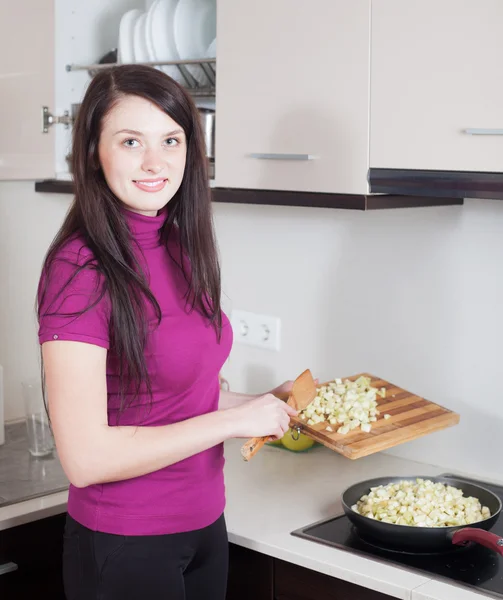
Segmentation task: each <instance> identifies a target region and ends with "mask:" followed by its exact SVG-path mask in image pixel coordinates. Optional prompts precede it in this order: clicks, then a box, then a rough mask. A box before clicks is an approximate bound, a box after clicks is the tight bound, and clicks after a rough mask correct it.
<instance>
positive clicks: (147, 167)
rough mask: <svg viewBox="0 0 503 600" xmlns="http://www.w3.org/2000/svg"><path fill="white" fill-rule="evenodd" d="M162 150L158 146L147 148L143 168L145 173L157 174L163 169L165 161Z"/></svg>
mask: <svg viewBox="0 0 503 600" xmlns="http://www.w3.org/2000/svg"><path fill="white" fill-rule="evenodd" d="M161 152H162V150H157V149H156V148H147V149H146V150H145V152H144V153H143V164H142V170H143V171H145V173H153V174H154V175H157V174H158V173H160V172H161V171H162V169H163V166H164V163H163V160H162V155H161Z"/></svg>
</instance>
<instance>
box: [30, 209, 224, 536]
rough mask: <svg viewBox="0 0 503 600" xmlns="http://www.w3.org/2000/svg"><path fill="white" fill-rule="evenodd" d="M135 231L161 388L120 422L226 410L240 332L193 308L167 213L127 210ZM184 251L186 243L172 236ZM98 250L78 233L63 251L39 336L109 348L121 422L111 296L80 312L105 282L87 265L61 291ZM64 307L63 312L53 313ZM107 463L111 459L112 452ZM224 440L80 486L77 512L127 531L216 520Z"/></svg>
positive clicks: (82, 518) (150, 354)
mask: <svg viewBox="0 0 503 600" xmlns="http://www.w3.org/2000/svg"><path fill="white" fill-rule="evenodd" d="M125 214H126V218H127V221H128V224H129V227H130V230H131V234H132V237H133V239H134V241H135V242H136V243H137V245H138V248H139V249H140V250H141V252H137V256H138V258H139V259H140V261H141V264H142V266H143V268H144V269H145V272H146V274H147V277H148V281H149V284H150V289H151V291H152V293H153V294H154V296H155V298H156V300H157V301H158V303H159V305H160V308H161V312H162V320H161V323H160V325H159V326H156V318H155V314H154V311H153V309H152V307H151V306H150V303H146V310H147V315H148V317H149V323H150V331H151V333H150V336H149V339H148V342H147V347H146V349H145V356H146V360H147V368H148V372H149V375H150V380H151V385H152V400H151V408H150V410H147V408H148V406H149V403H150V399H149V398H148V396H147V394H146V393H143V395H142V397H141V398H140V399H139V400H140V402H141V408H140V409H139V408H138V405H137V404H135V406H133V407H132V408H130V409H128V410H126V412H125V413H123V414H122V415H121V419H120V425H141V426H160V425H168V424H170V423H176V422H178V421H183V420H185V419H190V418H191V417H195V416H197V415H201V414H205V413H209V412H212V411H216V410H217V409H218V399H219V392H220V390H219V379H218V375H219V372H220V369H221V367H222V365H223V364H224V362H225V360H226V359H227V357H228V355H229V352H230V349H231V345H232V330H231V326H230V323H229V321H228V319H227V317H226V316H225V315H224V316H223V330H222V337H221V340H220V342H218V340H217V336H216V332H215V330H214V328H213V327H212V326H211V325H209V324H208V322H207V320H206V319H205V318H204V317H203V316H202V315H201V314H200V313H199V312H197V311H196V310H194V311H192V312H190V311H189V310H188V308H187V306H186V301H185V297H184V296H185V292H186V290H187V284H186V282H185V280H184V278H183V275H182V273H181V271H180V269H179V268H178V267H177V266H176V264H175V263H174V262H173V260H172V259H171V258H170V256H169V254H168V251H167V250H166V248H165V247H163V246H161V245H160V242H159V229H160V227H161V226H162V224H163V222H164V219H165V213H162V214H160V215H158V216H155V217H148V216H144V215H139V214H137V213H133V212H130V211H125ZM169 244H170V245H171V246H170V248H171V250H172V254H173V255H174V256H175V257H179V255H180V254H179V248H178V247H177V244H178V242H177V241H175V240H173V241H170V242H169ZM90 256H91V252H90V250H89V249H88V248H86V246H85V245H83V243H82V241H79V240H78V239H75V240H72V241H71V242H69V243H68V244H67V245H66V246H65V248H63V249H62V250H61V251H60V253H59V255H58V259H57V261H56V262H55V264H54V266H53V268H52V270H51V273H50V275H49V280H48V289H47V292H46V295H45V298H44V302H43V305H42V306H41V311H40V313H41V318H40V329H39V340H40V343H41V344H43V343H45V342H50V341H51V340H70V341H76V342H85V343H88V344H95V345H97V346H102V347H104V348H107V349H108V354H107V391H108V422H109V425H110V426H115V425H116V415H117V409H118V406H119V397H118V377H117V375H118V372H117V368H116V360H115V357H114V352H113V346H111V342H110V338H109V319H110V304H109V300H108V298H107V296H106V295H105V296H104V297H103V299H102V300H101V301H100V302H99V303H98V304H97V305H96V306H95V307H94V308H92V309H91V310H89V311H87V312H85V313H84V314H83V315H81V316H79V317H77V318H76V317H75V316H73V314H74V313H75V312H79V311H81V310H82V309H84V308H86V307H87V306H89V303H90V301H91V303H92V301H93V298H97V297H98V295H99V290H100V288H101V286H102V284H103V282H102V280H101V279H100V277H101V276H100V275H99V274H97V272H96V271H95V270H94V269H92V268H86V269H84V270H83V271H81V272H80V273H79V274H78V275H77V277H76V278H75V279H74V280H73V281H72V283H71V285H70V286H69V288H66V289H65V290H64V291H63V293H62V295H61V296H58V295H59V294H60V292H61V289H62V287H63V285H64V284H65V282H66V281H67V280H68V278H69V277H70V276H71V274H72V273H73V272H75V268H76V267H75V265H82V264H84V263H85V262H86V260H88V259H89V257H90ZM52 313H56V314H52ZM103 460H106V457H103ZM223 466H224V457H223V445H222V444H219V445H217V446H214V447H213V448H210V449H209V450H205V451H204V452H200V453H199V454H196V455H194V456H191V457H189V458H187V459H185V460H182V461H180V462H178V463H176V464H174V465H171V466H169V467H166V468H164V469H161V470H159V471H155V472H153V473H150V474H147V475H143V476H141V477H136V478H133V479H127V480H124V481H119V482H113V483H104V484H97V485H91V486H89V487H86V488H76V487H74V486H72V485H71V486H70V491H69V499H68V512H69V514H70V515H71V516H72V517H73V518H74V519H75V520H76V521H78V522H79V523H81V524H82V525H84V526H85V527H88V528H89V529H92V530H94V531H102V532H106V533H114V534H120V535H158V534H166V533H178V532H182V531H192V530H195V529H200V528H203V527H206V526H207V525H210V524H211V523H213V522H214V521H215V520H216V519H218V517H219V516H220V515H221V514H222V512H223V510H224V505H225V498H224V478H223Z"/></svg>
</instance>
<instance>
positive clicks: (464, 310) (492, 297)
mask: <svg viewBox="0 0 503 600" xmlns="http://www.w3.org/2000/svg"><path fill="white" fill-rule="evenodd" d="M33 187H34V186H33V183H32V182H28V183H18V182H16V183H1V184H0V364H3V365H4V368H5V379H6V418H7V419H15V418H19V417H22V414H23V410H22V401H21V396H20V381H21V380H22V379H23V378H24V377H26V376H29V375H32V374H36V373H37V370H38V349H37V344H36V337H35V329H34V316H33V315H34V313H33V298H34V294H35V289H36V283H37V277H38V273H39V269H40V265H41V261H42V258H43V254H44V252H45V249H46V247H47V245H48V244H49V242H50V240H51V239H52V237H53V235H54V233H55V232H56V230H57V228H58V226H59V225H60V223H61V220H62V218H63V216H64V213H65V211H66V209H67V208H68V205H69V202H70V198H69V197H67V196H57V195H45V194H37V193H35V192H34V190H33ZM215 219H216V226H217V235H218V240H219V245H220V251H221V256H222V268H223V280H224V292H225V306H226V308H227V309H228V310H230V309H232V308H233V307H234V308H240V309H245V310H250V311H254V312H258V313H263V314H270V315H276V316H279V317H280V318H281V321H282V350H281V352H280V353H273V352H268V351H264V350H259V349H255V348H250V347H246V346H239V345H236V346H235V347H234V349H233V352H232V355H231V357H230V359H229V361H228V364H227V365H226V367H225V371H224V373H225V375H226V376H227V378H228V379H229V380H230V383H231V386H232V388H233V389H236V390H239V391H248V392H259V391H263V390H265V389H267V388H270V387H272V386H274V385H276V384H277V383H279V382H280V381H282V380H285V379H289V378H294V377H295V376H296V375H297V374H298V373H300V372H301V371H302V370H303V369H305V368H306V367H310V368H311V369H312V371H313V373H314V374H315V375H316V376H317V377H319V378H320V379H322V380H325V379H329V378H332V377H336V376H344V375H350V374H354V373H357V372H362V371H368V372H370V373H374V374H376V375H379V376H380V377H383V378H385V379H388V380H390V381H392V382H394V383H396V384H398V385H401V386H403V387H405V388H406V389H409V390H411V391H413V392H415V393H417V394H419V395H422V396H425V397H426V398H429V399H431V400H433V401H436V402H438V403H440V404H444V405H445V406H447V407H449V408H451V409H453V410H456V411H458V412H460V413H461V424H460V425H458V426H457V427H454V428H452V429H450V430H446V431H444V432H440V433H436V434H433V435H430V436H428V437H426V438H424V439H422V440H418V441H416V442H412V443H409V444H406V445H403V446H401V447H399V448H397V449H395V450H393V451H391V452H392V453H393V454H397V455H399V456H404V457H409V458H413V459H417V460H420V461H425V462H430V463H434V464H439V465H442V466H444V467H445V468H447V469H450V470H462V471H467V472H471V473H474V474H476V475H478V476H481V477H488V478H492V479H499V480H503V471H502V468H501V456H502V453H501V451H500V450H499V451H498V447H499V444H498V441H499V440H498V434H499V433H500V432H501V431H503V388H502V386H501V382H500V380H499V377H500V376H501V372H502V369H501V367H500V365H501V363H502V358H503V350H502V340H503V318H502V315H501V307H502V306H503V272H502V271H503V270H502V268H501V265H502V263H503V202H498V201H484V200H467V201H466V203H465V206H463V207H446V208H427V209H410V210H391V211H383V212H370V213H360V212H352V211H339V210H326V209H308V208H285V207H264V206H260V207H259V206H237V205H236V206H234V205H216V206H215ZM363 460H365V459H363ZM336 476H337V474H336V473H334V477H336Z"/></svg>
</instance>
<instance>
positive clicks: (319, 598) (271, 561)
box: [226, 544, 391, 600]
mask: <svg viewBox="0 0 503 600" xmlns="http://www.w3.org/2000/svg"><path fill="white" fill-rule="evenodd" d="M229 551H230V552H229V584H228V590H227V599H226V600H257V599H259V598H260V600H347V599H348V598H351V600H391V596H387V595H385V594H381V593H380V592H375V591H373V590H369V589H367V588H363V587H361V586H358V585H355V584H353V583H349V582H347V581H341V580H340V579H335V578H334V577H330V576H328V575H324V574H322V573H317V572H316V571H312V570H310V569H306V568H304V567H299V566H298V565H294V564H292V563H288V562H285V561H282V560H278V559H275V558H272V557H270V556H266V555H264V554H261V553H259V552H255V551H253V550H249V549H248V548H242V547H241V546H237V545H235V544H230V546H229Z"/></svg>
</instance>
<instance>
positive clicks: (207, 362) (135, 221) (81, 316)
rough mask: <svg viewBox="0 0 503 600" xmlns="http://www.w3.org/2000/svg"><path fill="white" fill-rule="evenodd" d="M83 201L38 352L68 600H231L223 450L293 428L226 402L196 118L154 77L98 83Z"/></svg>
mask: <svg viewBox="0 0 503 600" xmlns="http://www.w3.org/2000/svg"><path fill="white" fill-rule="evenodd" d="M72 156H73V173H74V181H75V200H74V203H73V204H72V207H71V208H70V211H69V213H68V215H67V217H66V219H65V222H64V224H63V226H62V228H61V230H60V231H59V233H58V234H57V236H56V238H55V240H54V242H53V244H52V245H51V248H50V249H49V252H48V255H47V257H46V260H45V263H44V267H43V271H42V276H41V280H40V284H39V293H38V299H39V305H38V316H39V340H40V343H41V344H42V356H43V364H44V372H45V386H46V391H47V397H48V409H49V414H50V417H51V421H52V427H53V431H54V435H55V440H56V446H57V449H58V452H59V457H60V459H61V462H62V465H63V468H64V470H65V473H66V474H67V476H68V478H69V480H70V483H71V486H70V492H69V499H68V517H67V524H66V530H65V540H64V557H63V561H64V564H63V577H64V584H65V592H66V595H67V597H68V598H69V600H74V599H85V600H87V599H95V598H100V599H103V600H115V599H119V598H120V599H121V600H127V599H140V598H141V599H142V600H143V599H145V598H148V599H149V600H156V599H157V598H159V599H160V598H169V599H172V600H178V599H180V600H181V599H183V598H185V599H186V600H198V599H201V600H202V599H203V598H204V599H205V600H208V599H215V600H217V599H219V600H223V599H224V597H225V589H226V579H227V534H226V529H225V521H224V517H223V511H224V504H225V500H224V481H223V463H224V460H223V444H222V443H223V442H224V441H225V440H227V439H229V438H232V437H251V436H262V435H273V436H275V437H276V438H279V437H281V436H282V435H283V434H284V432H285V431H286V430H287V429H288V423H289V419H290V415H294V414H296V413H295V411H294V410H292V409H291V408H290V407H288V406H287V405H286V404H285V403H283V402H281V401H280V400H278V399H277V398H275V397H274V396H273V395H272V393H268V394H265V395H262V396H258V397H253V396H247V395H241V394H234V393H230V392H223V391H220V389H219V377H218V376H219V371H220V369H221V367H222V365H223V364H224V362H225V360H226V359H227V356H228V355H229V352H230V349H231V343H232V332H231V327H230V324H229V321H228V319H227V317H226V316H225V315H224V314H223V313H222V310H221V308H220V293H221V287H220V271H219V266H218V260H217V252H216V247H215V241H214V236H213V228H212V216H211V201H210V191H209V187H208V175H207V169H206V158H205V149H204V141H203V136H202V132H201V128H200V124H199V115H198V112H197V109H196V107H195V105H194V104H193V102H192V100H191V98H190V96H189V95H188V94H187V93H186V92H185V91H184V90H183V88H181V87H180V86H179V85H178V84H176V83H175V82H174V81H173V80H171V79H170V78H169V77H168V76H166V75H164V74H163V73H161V72H160V71H158V70H155V69H152V68H149V67H144V66H138V65H128V66H120V67H115V68H112V69H108V70H105V71H102V72H101V73H99V74H98V75H97V76H96V77H95V78H94V79H93V80H92V81H91V83H90V85H89V88H88V90H87V92H86V94H85V98H84V100H83V102H82V106H81V109H80V111H79V115H78V118H77V121H76V123H75V127H74V139H73V149H72Z"/></svg>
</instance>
